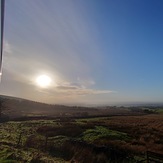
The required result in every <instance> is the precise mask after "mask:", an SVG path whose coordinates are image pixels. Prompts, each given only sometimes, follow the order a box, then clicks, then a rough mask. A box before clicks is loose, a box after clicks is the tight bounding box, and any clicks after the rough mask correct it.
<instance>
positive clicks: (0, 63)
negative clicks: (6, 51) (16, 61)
mask: <svg viewBox="0 0 163 163" xmlns="http://www.w3.org/2000/svg"><path fill="white" fill-rule="evenodd" d="M4 13H5V0H1V55H0V77H1V75H2V55H3V36H4Z"/></svg>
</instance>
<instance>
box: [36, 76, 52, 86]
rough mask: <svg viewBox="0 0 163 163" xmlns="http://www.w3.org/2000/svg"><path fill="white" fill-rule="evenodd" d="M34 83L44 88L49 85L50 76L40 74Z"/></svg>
mask: <svg viewBox="0 0 163 163" xmlns="http://www.w3.org/2000/svg"><path fill="white" fill-rule="evenodd" d="M36 83H37V85H38V86H40V87H42V88H46V87H48V86H49V85H50V83H51V78H50V77H49V76H47V75H40V76H38V77H37V79H36Z"/></svg>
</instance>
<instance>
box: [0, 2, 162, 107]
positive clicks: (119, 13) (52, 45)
mask: <svg viewBox="0 0 163 163" xmlns="http://www.w3.org/2000/svg"><path fill="white" fill-rule="evenodd" d="M162 8H163V1H161V0H158V1H152V0H144V1H141V0H134V1H128V0H124V1H121V0H115V1H111V0H108V1H105V0H104V1H98V0H90V1H87V0H78V1H75V0H60V1H58V0H47V1H45V0H35V1H33V0H26V1H22V0H14V1H6V4H5V27H4V29H5V33H4V55H3V74H2V81H1V83H0V94H4V95H8V96H14V97H20V98H25V99H29V100H33V101H39V102H44V103H52V104H82V105H83V104H84V105H109V104H110V105H115V104H117V105H118V103H124V104H125V103H133V104H134V103H151V104H152V103H163V73H162V70H163V64H162V61H163V46H162V45H163V30H162V29H163V19H162V15H163V10H162Z"/></svg>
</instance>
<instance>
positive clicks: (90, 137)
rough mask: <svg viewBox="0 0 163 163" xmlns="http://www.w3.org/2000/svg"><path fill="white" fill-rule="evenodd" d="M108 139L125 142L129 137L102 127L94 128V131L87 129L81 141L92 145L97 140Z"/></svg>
mask: <svg viewBox="0 0 163 163" xmlns="http://www.w3.org/2000/svg"><path fill="white" fill-rule="evenodd" d="M102 138H108V139H111V140H123V141H127V140H129V139H130V137H129V136H128V135H127V134H126V133H123V132H119V131H115V130H109V129H107V128H105V127H103V126H96V127H95V128H94V129H88V130H86V131H85V132H84V133H83V136H82V139H83V140H84V141H86V142H88V143H93V142H94V141H95V140H97V139H102Z"/></svg>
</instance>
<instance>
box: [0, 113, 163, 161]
mask: <svg viewBox="0 0 163 163" xmlns="http://www.w3.org/2000/svg"><path fill="white" fill-rule="evenodd" d="M162 137H163V117H162V115H161V114H150V115H143V116H116V117H101V118H100V117H99V118H97V117H96V118H85V119H84V118H82V119H70V118H67V119H66V120H64V121H63V119H59V118H58V119H55V120H30V121H17V122H15V121H9V122H6V123H0V158H1V160H0V162H11V163H12V162H18V163H19V162H20V163H21V162H31V163H32V162H45V163H46V162H48V161H49V162H52V163H53V162H72V161H74V160H75V161H78V162H83V163H84V162H97V163H98V162H109V160H110V162H111V161H113V162H114V161H116V159H119V158H122V156H124V154H125V155H127V156H126V158H127V157H130V159H128V160H121V162H123V161H124V162H136V159H137V160H138V159H144V156H145V155H144V154H145V152H146V150H151V151H154V152H157V153H162V154H163V152H162V151H163V140H162ZM104 147H105V148H104ZM109 149H114V154H115V155H116V157H117V158H112V155H111V154H109ZM111 152H112V150H111ZM85 154H87V156H88V157H85ZM82 158H83V159H82Z"/></svg>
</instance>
